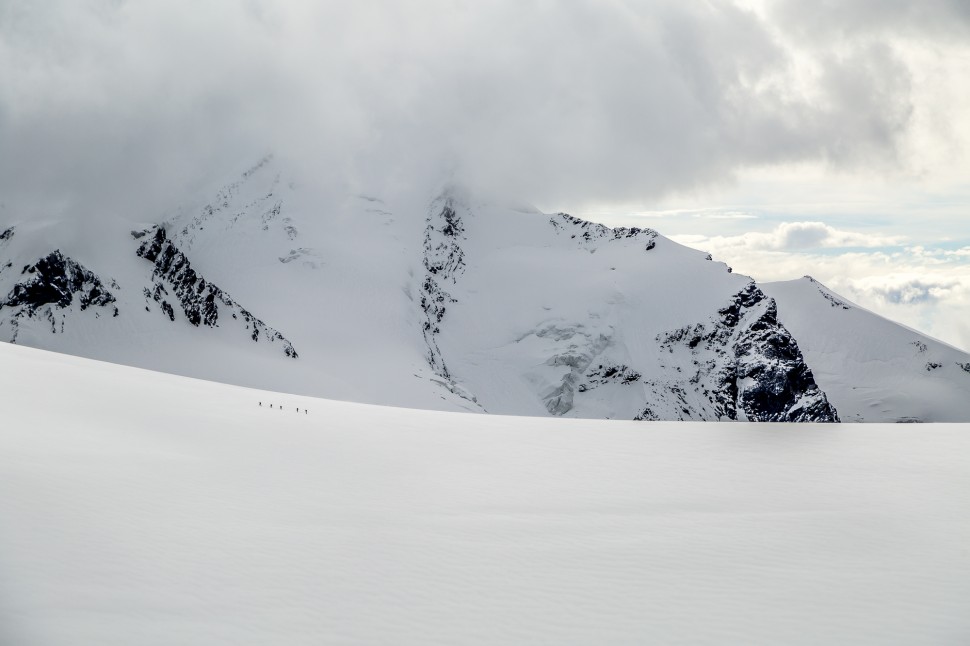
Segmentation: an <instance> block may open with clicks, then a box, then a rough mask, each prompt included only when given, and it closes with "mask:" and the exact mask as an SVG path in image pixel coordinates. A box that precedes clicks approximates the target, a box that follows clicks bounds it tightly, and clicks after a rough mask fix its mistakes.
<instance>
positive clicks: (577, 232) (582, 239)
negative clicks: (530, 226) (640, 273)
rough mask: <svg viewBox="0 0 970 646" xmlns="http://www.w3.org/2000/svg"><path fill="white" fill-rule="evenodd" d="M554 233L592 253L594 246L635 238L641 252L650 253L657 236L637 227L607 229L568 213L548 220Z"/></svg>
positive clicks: (653, 232)
mask: <svg viewBox="0 0 970 646" xmlns="http://www.w3.org/2000/svg"><path fill="white" fill-rule="evenodd" d="M549 223H550V224H551V225H552V227H553V229H555V230H556V233H559V234H560V235H568V236H569V237H570V238H572V239H573V240H576V242H577V243H579V244H580V245H582V246H583V247H584V248H586V249H588V250H590V251H594V250H595V249H596V244H597V243H600V242H603V241H609V240H627V239H630V238H636V239H639V240H642V241H643V250H644V251H650V250H651V249H653V248H654V247H656V246H657V236H658V235H659V234H658V233H657V232H656V231H654V230H653V229H641V228H639V227H631V228H627V227H608V226H606V225H603V224H597V223H596V222H589V221H588V220H583V219H581V218H577V217H575V216H572V215H569V214H568V213H557V214H556V215H554V216H552V217H551V218H549Z"/></svg>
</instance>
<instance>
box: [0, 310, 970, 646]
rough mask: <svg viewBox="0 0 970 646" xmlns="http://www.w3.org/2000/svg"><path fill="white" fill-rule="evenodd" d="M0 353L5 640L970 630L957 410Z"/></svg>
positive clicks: (809, 644)
mask: <svg viewBox="0 0 970 646" xmlns="http://www.w3.org/2000/svg"><path fill="white" fill-rule="evenodd" d="M825 306H826V307H828V305H827V304H826V305H825ZM292 363H294V364H297V363H299V362H292ZM0 365H2V366H3V370H2V371H0V393H3V397H4V398H5V399H4V408H3V413H2V423H0V491H2V492H3V495H0V519H2V521H0V572H2V573H3V575H2V576H0V644H3V645H4V646H8V645H9V646H34V645H36V646H132V645H137V646H172V645H177V646H266V645H276V644H280V645H284V646H290V645H313V646H327V645H330V644H334V645H337V644H339V645H341V646H355V645H358V644H359V645H374V644H392V645H395V646H408V645H412V644H413V645H415V646H428V645H429V644H463V645H477V644H482V645H485V644H487V645H495V644H501V645H503V646H509V645H519V644H522V645H530V646H531V645H534V644H556V645H572V644H576V645H590V644H631V645H632V644H717V645H720V644H731V645H734V644H743V645H750V646H778V645H784V646H818V645H819V644H838V645H842V644H851V645H853V646H869V645H872V646H886V645H889V644H894V645H896V644H898V645H900V646H903V645H906V646H908V645H911V644H919V645H923V644H932V645H936V644H941V645H950V644H953V645H956V646H959V645H962V644H966V643H967V642H968V639H967V638H968V637H970V615H968V613H967V608H968V607H970V550H968V549H967V546H968V545H970V504H968V492H970V461H968V460H967V455H968V454H970V426H968V425H966V424H961V425H942V424H941V425H932V426H927V427H914V426H912V425H903V424H871V425H862V424H845V425H842V426H840V427H834V426H833V425H816V424H804V425H797V426H796V425H784V424H750V423H734V424H698V423H677V422H642V423H635V422H631V421H609V420H572V419H548V418H546V419H542V418H535V417H531V418H530V417H514V416H489V415H469V414H454V413H440V412H431V411H421V410H414V409H401V408H388V407H379V406H368V405H360V404H351V403H347V402H339V401H328V400H322V399H315V398H308V397H298V396H293V395H286V394H281V393H274V392H268V391H263V390H252V389H247V388H239V387H233V386H227V385H223V384H217V383H212V382H205V381H199V380H194V379H186V378H184V377H177V376H173V375H168V374H162V373H155V372H149V371H144V370H137V369H132V368H127V367H124V366H117V365H111V364H105V363H101V362H96V361H90V360H85V359H80V358H77V357H71V356H67V355H60V354H54V353H49V352H43V351H39V350H35V349H33V348H26V347H18V346H15V345H8V344H0ZM593 370H594V371H596V372H598V374H599V379H603V378H605V379H610V377H609V376H607V373H610V370H611V368H608V367H607V365H606V364H604V367H603V369H602V370H600V369H599V368H598V365H597V367H595V368H594V369H593ZM620 372H623V371H622V370H618V371H617V372H615V373H610V375H611V376H615V375H617V374H619V373H620ZM625 372H626V375H627V376H632V373H631V372H630V371H629V369H628V370H626V371H625ZM621 381H622V379H621ZM607 387H609V386H608V385H601V386H599V388H607ZM617 387H618V388H620V387H623V388H632V387H635V385H634V384H629V385H627V386H622V385H617ZM52 402H56V405H52ZM260 403H262V405H260ZM270 405H272V406H273V407H272V408H270ZM298 410H299V412H297V411H298Z"/></svg>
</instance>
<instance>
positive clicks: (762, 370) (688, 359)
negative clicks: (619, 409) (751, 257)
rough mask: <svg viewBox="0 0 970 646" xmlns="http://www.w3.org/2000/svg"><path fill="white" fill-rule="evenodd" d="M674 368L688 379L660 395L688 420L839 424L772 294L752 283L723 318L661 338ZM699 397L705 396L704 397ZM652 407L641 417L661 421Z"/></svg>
mask: <svg viewBox="0 0 970 646" xmlns="http://www.w3.org/2000/svg"><path fill="white" fill-rule="evenodd" d="M657 341H658V343H659V344H660V347H661V348H663V349H664V350H666V351H667V354H668V355H669V356H670V360H669V365H668V366H666V367H668V368H670V369H671V371H672V372H675V373H681V374H684V373H686V374H689V375H690V377H689V379H687V380H686V382H680V383H676V382H675V383H672V384H663V383H654V384H653V386H654V392H655V395H656V398H657V399H658V400H661V401H675V402H676V404H675V405H676V406H678V407H679V408H680V412H681V413H682V416H681V419H685V420H686V419H698V418H700V419H718V420H746V421H758V422H838V421H839V416H838V413H837V411H836V410H835V408H834V407H833V406H832V405H831V404H830V403H829V402H828V399H827V398H826V396H825V393H823V392H822V391H821V390H820V389H819V387H818V385H817V384H816V383H815V378H814V376H813V375H812V371H811V369H809V367H808V365H806V363H805V358H804V357H803V356H802V353H801V352H800V351H799V349H798V344H797V343H796V342H795V339H794V338H793V337H792V335H791V334H790V333H789V332H788V330H786V329H785V327H784V326H782V325H781V324H780V323H779V322H778V311H777V307H776V305H775V302H774V300H773V299H771V298H768V297H766V296H765V295H764V293H763V292H762V291H761V290H760V289H758V288H757V286H755V284H754V283H750V284H749V285H748V286H747V287H745V288H744V289H743V290H741V291H740V292H738V294H736V295H735V297H734V299H733V300H732V302H730V303H729V304H728V305H727V306H726V307H724V308H723V309H721V310H720V311H719V312H718V316H717V318H714V319H712V320H711V321H709V322H706V323H698V324H696V325H693V326H688V327H685V328H681V329H678V330H673V331H671V332H669V333H667V334H665V335H662V336H660V337H658V338H657ZM698 395H699V397H698ZM655 405H656V404H653V405H651V404H649V403H648V404H647V406H646V407H645V408H644V410H643V412H642V413H641V414H640V415H639V416H638V418H639V419H658V417H657V413H656V412H655V409H654V406H655Z"/></svg>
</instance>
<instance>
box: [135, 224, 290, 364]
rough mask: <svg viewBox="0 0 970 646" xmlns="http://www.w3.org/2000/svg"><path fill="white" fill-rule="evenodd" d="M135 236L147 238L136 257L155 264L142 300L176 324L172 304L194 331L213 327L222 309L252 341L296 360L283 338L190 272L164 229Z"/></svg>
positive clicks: (216, 287)
mask: <svg viewBox="0 0 970 646" xmlns="http://www.w3.org/2000/svg"><path fill="white" fill-rule="evenodd" d="M135 235H136V236H137V237H143V236H147V237H148V239H147V240H145V241H144V242H142V243H141V245H140V246H139V247H138V251H137V254H138V256H140V257H142V258H144V259H145V260H148V261H150V262H152V263H154V264H155V269H154V271H153V272H152V287H151V288H147V287H146V288H145V290H144V294H145V299H146V301H147V300H149V299H150V300H152V301H154V302H155V303H157V304H158V305H159V307H160V308H161V310H162V311H163V312H164V313H165V315H166V316H168V318H169V319H170V320H172V321H174V320H175V307H174V306H173V305H172V302H174V303H175V304H176V305H177V306H178V308H179V310H180V311H181V312H182V313H183V314H184V315H185V318H186V319H187V320H188V321H189V323H191V324H192V325H194V326H196V327H198V326H200V325H205V326H208V327H216V326H217V325H218V323H219V317H220V313H221V309H220V308H224V309H225V310H226V311H227V312H228V314H229V316H230V317H231V318H232V319H236V320H239V319H241V320H242V321H243V323H244V324H245V326H246V329H247V330H248V331H249V334H250V338H252V340H253V341H259V340H260V339H264V340H266V341H268V342H270V343H277V342H278V343H280V344H281V345H282V347H283V352H284V354H286V356H288V357H292V358H294V359H295V358H296V357H297V356H298V355H297V352H296V350H295V349H294V348H293V345H292V344H291V343H290V342H289V341H287V340H286V339H285V338H284V337H283V335H282V334H280V333H279V332H277V331H276V330H274V329H273V328H271V327H269V326H268V325H266V324H265V323H263V322H262V321H261V320H259V319H258V318H256V317H255V316H253V315H252V314H251V313H250V312H249V311H248V310H246V309H244V308H242V307H240V306H239V305H238V304H236V303H235V302H234V301H233V300H232V298H231V297H230V296H229V294H227V293H226V292H224V291H223V290H222V289H220V288H219V287H218V286H217V285H215V284H213V283H212V282H209V281H206V279H205V278H203V277H202V276H201V275H199V274H198V273H197V272H196V271H195V270H194V269H192V265H191V263H190V262H189V259H188V258H186V256H185V254H183V253H182V252H181V251H179V250H178V248H176V246H175V245H174V244H172V242H171V241H170V240H169V239H168V236H167V235H166V233H165V228H164V227H155V229H154V231H153V232H143V233H141V234H135ZM170 299H171V300H170Z"/></svg>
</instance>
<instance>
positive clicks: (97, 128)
mask: <svg viewBox="0 0 970 646" xmlns="http://www.w3.org/2000/svg"><path fill="white" fill-rule="evenodd" d="M809 4H811V8H809ZM843 4H844V3H832V5H833V7H835V9H831V8H830V10H829V11H828V12H825V11H821V10H820V9H818V8H817V5H816V4H815V3H795V2H791V3H780V4H779V5H777V7H774V8H773V9H772V11H769V12H765V11H761V12H755V11H754V10H751V9H748V8H743V7H742V6H739V5H736V4H734V3H731V2H680V1H673V0H670V1H667V0H654V1H651V2H622V1H618V0H596V1H595V2H594V1H589V2H582V1H576V2H569V3H553V2H540V1H535V2H529V1H514V2H512V1H507V2H488V3H459V2H454V1H450V0H449V1H445V0H421V1H420V2H411V3H406V2H405V3H402V2H374V1H366V0H365V1H360V2H353V3H337V2H324V3H310V2H306V3H299V2H288V3H276V2H269V1H265V2H264V1H262V0H248V1H247V2H238V1H235V0H232V1H230V0H209V1H205V2H195V1H193V2H188V1H186V0H141V1H138V2H134V1H132V2H125V1H124V0H47V1H45V2H35V1H33V0H0V190H2V191H3V193H4V194H5V195H8V196H16V197H20V198H25V201H26V202H27V203H35V202H36V201H37V200H38V199H39V198H41V197H46V198H50V197H55V196H56V198H57V199H58V203H62V204H70V205H72V206H77V207H79V210H85V209H87V208H105V207H107V208H117V207H120V206H122V205H123V206H124V208H128V207H130V206H132V205H144V203H145V200H146V198H150V203H154V202H155V201H156V200H158V199H160V197H161V196H162V195H164V194H166V193H168V192H169V191H173V190H178V188H179V187H181V186H182V185H184V184H185V183H186V182H190V181H191V180H192V178H194V177H197V176H199V175H200V174H202V173H204V172H205V171H206V169H210V168H213V167H216V168H219V167H225V166H228V165H232V166H233V167H234V166H235V164H237V163H238V162H239V157H240V156H242V155H245V154H250V155H251V154H255V153H254V152H253V151H262V150H264V149H273V150H276V151H278V152H283V153H289V154H292V155H296V156H298V157H299V158H300V159H301V163H304V164H311V163H312V164H313V166H314V168H319V169H320V173H321V175H323V176H327V177H330V178H331V179H332V180H334V181H341V182H349V183H352V184H354V183H360V184H369V185H375V184H377V185H379V184H382V183H387V182H397V183H421V182H425V183H426V182H429V181H433V180H434V179H437V178H439V177H440V176H442V175H444V174H455V175H456V176H457V177H458V178H459V179H461V180H463V181H466V182H469V183H472V184H482V185H487V186H490V187H499V188H502V189H505V190H509V191H514V192H516V193H519V194H523V195H528V196H529V197H530V198H531V199H532V200H534V201H536V202H539V203H550V202H564V201H569V200H583V201H617V200H625V199H641V200H649V199H655V198H657V197H659V196H662V195H665V194H667V193H669V192H671V191H675V190H686V189H691V188H694V187H702V186H705V185H709V184H718V183H724V182H729V181H731V179H732V178H733V177H734V175H735V173H736V171H737V170H738V169H740V168H743V167H748V166H765V165H768V166H770V165H772V164H777V163H782V162H798V161H824V162H827V163H831V164H834V165H836V166H839V167H847V168H858V167H866V168H891V167H893V166H895V165H897V164H898V163H899V161H900V160H899V146H900V142H901V141H902V139H903V137H904V135H905V134H906V132H907V128H908V127H909V126H910V124H911V117H912V113H913V97H912V95H911V76H912V72H911V70H910V69H909V68H908V67H907V65H906V64H905V61H904V60H902V59H901V58H900V57H899V55H898V54H897V52H896V51H895V50H894V49H893V46H892V42H891V41H890V40H887V39H886V38H884V37H872V36H871V35H870V33H869V32H870V31H872V30H873V29H875V28H876V26H878V27H879V29H881V30H882V32H886V31H893V30H896V29H900V30H902V31H904V32H905V33H906V34H907V35H909V34H912V32H916V33H915V34H914V35H915V36H916V37H921V36H925V37H930V35H931V34H936V33H938V32H939V33H946V34H956V33H957V32H958V29H959V26H960V25H964V24H966V22H967V17H966V11H965V10H963V9H962V8H961V7H962V6H964V5H963V3H957V2H952V3H945V2H940V1H938V2H935V3H931V4H932V7H930V4H927V5H926V6H925V7H924V5H923V4H921V5H920V9H921V12H924V11H925V10H926V7H930V10H929V12H928V13H930V14H931V16H932V17H931V18H925V19H923V20H921V21H917V22H915V23H913V22H912V21H910V20H909V19H908V18H909V16H910V14H911V13H912V12H911V11H910V10H909V9H908V7H909V4H908V3H902V2H899V3H893V4H894V6H895V7H896V9H897V13H898V19H893V18H892V17H891V16H892V12H884V11H883V10H882V9H880V10H879V11H874V10H873V9H871V8H868V9H867V7H866V5H869V4H872V3H866V2H863V3H860V4H859V6H858V8H857V9H856V10H852V11H850V10H849V9H844V8H841V9H839V7H842V6H843ZM849 4H852V3H849ZM860 12H861V13H862V14H865V13H867V12H870V13H875V14H878V15H879V16H883V17H881V18H880V20H879V22H878V25H876V26H870V24H869V23H866V22H865V21H863V20H861V19H860V18H859V15H860ZM828 14H831V16H830V17H828V18H827V20H830V21H840V22H841V23H844V24H845V25H846V30H845V31H846V32H847V35H846V36H845V37H844V38H842V39H841V41H840V46H839V47H838V48H836V49H835V50H832V49H831V48H829V47H828V45H829V43H828V40H829V39H830V38H831V37H832V36H831V34H832V33H833V30H832V29H830V28H829V27H830V25H826V24H825V20H826V18H824V16H827V15H828ZM842 14H845V15H844V16H843V17H842V18H839V16H840V15H842ZM921 15H922V13H921ZM885 16H890V17H885ZM864 27H865V29H863V28H864ZM856 31H864V32H865V33H863V34H861V35H859V36H858V37H854V36H852V33H854V32H856ZM924 32H925V33H924ZM954 37H955V36H954ZM822 40H824V41H825V42H824V43H820V42H819V41H822ZM822 45H824V48H823V46H822ZM806 57H807V58H806ZM806 59H807V60H810V61H811V66H810V69H809V68H803V67H804V65H803V63H804V60H806ZM11 199H12V198H11Z"/></svg>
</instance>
